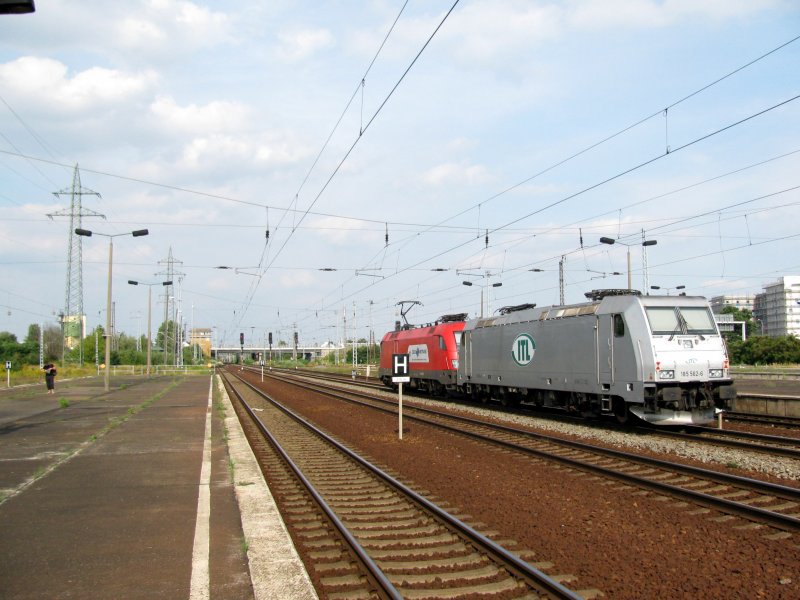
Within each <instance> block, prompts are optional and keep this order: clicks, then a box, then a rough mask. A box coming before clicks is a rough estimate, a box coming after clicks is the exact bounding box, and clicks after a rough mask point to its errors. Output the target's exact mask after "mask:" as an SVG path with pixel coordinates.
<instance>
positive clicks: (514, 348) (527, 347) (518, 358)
mask: <svg viewBox="0 0 800 600" xmlns="http://www.w3.org/2000/svg"><path fill="white" fill-rule="evenodd" d="M535 353H536V342H534V341H533V337H532V336H531V335H530V334H527V333H520V334H519V335H518V336H517V337H515V338H514V343H513V344H512V345H511V357H512V358H513V359H514V362H515V363H517V364H518V365H519V366H521V367H524V366H525V365H529V364H530V363H531V362H532V361H533V355H534V354H535Z"/></svg>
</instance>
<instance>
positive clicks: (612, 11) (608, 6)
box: [564, 0, 776, 29]
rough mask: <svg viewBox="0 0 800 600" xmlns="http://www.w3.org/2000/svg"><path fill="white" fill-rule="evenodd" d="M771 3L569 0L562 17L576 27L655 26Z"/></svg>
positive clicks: (737, 14)
mask: <svg viewBox="0 0 800 600" xmlns="http://www.w3.org/2000/svg"><path fill="white" fill-rule="evenodd" d="M775 5H776V2H774V1H773V0H752V1H751V0H704V1H703V2H697V1H695V0H666V1H656V0H588V1H587V0H581V1H578V0H572V1H571V2H569V3H568V5H567V8H566V10H565V12H564V21H565V24H567V25H569V26H571V27H575V28H578V29H606V28H613V27H620V26H623V27H638V28H655V27H665V26H668V25H673V24H675V23H678V22H680V21H683V20H692V19H703V20H711V21H720V20H723V19H736V18H743V17H747V16H749V15H751V14H754V13H757V12H761V11H763V10H765V9H766V8H768V7H770V6H775Z"/></svg>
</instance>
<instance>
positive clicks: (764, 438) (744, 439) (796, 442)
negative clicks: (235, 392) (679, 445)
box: [275, 369, 800, 460]
mask: <svg viewBox="0 0 800 600" xmlns="http://www.w3.org/2000/svg"><path fill="white" fill-rule="evenodd" d="M275 373H276V374H285V375H287V376H300V377H303V378H308V379H313V380H319V381H331V382H337V383H342V384H349V385H358V386H359V387H366V388H368V389H371V390H372V389H374V390H376V391H382V392H387V391H388V389H387V388H386V386H384V385H383V384H381V383H375V382H365V381H364V379H363V378H359V379H357V380H353V379H351V378H348V377H345V376H337V375H331V374H327V373H308V372H307V371H300V372H298V371H291V370H288V369H287V370H276V371H275ZM407 395H409V396H413V395H414V394H413V392H412V393H409V394H407ZM423 397H424V398H428V397H427V396H423ZM502 410H504V411H506V412H509V413H511V414H524V415H529V414H536V415H541V414H542V411H541V410H537V409H535V408H530V409H528V408H526V407H525V406H523V407H522V408H505V407H503V408H502ZM544 414H545V416H546V418H550V419H558V420H559V421H564V422H571V423H580V424H584V425H585V424H587V423H592V424H594V425H596V426H597V427H605V428H608V429H610V430H613V431H628V432H636V433H639V434H641V435H654V436H661V437H666V438H671V439H675V440H685V441H692V442H696V443H700V444H710V445H715V446H725V447H728V448H735V449H739V450H747V451H750V452H761V453H767V454H770V455H773V456H785V457H788V458H796V459H799V460H800V438H797V437H783V436H777V435H767V434H761V433H753V432H747V431H737V430H733V429H722V430H720V429H716V428H712V427H699V426H695V427H687V428H686V430H687V431H689V432H691V433H684V432H681V431H677V430H674V429H668V428H663V427H653V426H644V427H637V426H635V425H630V424H629V425H624V426H621V425H619V424H617V423H616V422H597V421H587V420H586V419H585V418H582V417H574V416H570V415H567V414H565V413H563V412H561V411H558V412H554V411H547V412H545V413H544ZM736 416H737V413H725V418H726V420H738V419H736V418H735V417H736ZM750 416H752V417H754V422H758V423H760V424H765V423H767V424H771V425H774V426H778V425H777V423H780V422H781V421H779V420H777V421H776V420H764V419H761V420H759V419H757V418H755V417H758V415H750ZM789 422H791V419H790V420H789ZM797 425H798V426H800V419H797Z"/></svg>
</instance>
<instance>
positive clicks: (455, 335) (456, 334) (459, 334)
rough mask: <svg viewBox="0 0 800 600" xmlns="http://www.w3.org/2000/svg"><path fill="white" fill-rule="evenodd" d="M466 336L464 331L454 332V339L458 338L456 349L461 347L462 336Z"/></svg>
mask: <svg viewBox="0 0 800 600" xmlns="http://www.w3.org/2000/svg"><path fill="white" fill-rule="evenodd" d="M463 335H464V332H463V331H454V332H453V337H454V338H456V347H458V346H460V345H461V336H463Z"/></svg>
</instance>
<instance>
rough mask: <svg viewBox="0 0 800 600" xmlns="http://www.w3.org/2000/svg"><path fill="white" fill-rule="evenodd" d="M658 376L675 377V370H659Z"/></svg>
mask: <svg viewBox="0 0 800 600" xmlns="http://www.w3.org/2000/svg"><path fill="white" fill-rule="evenodd" d="M658 378H659V379H675V371H673V370H672V369H667V370H664V371H659V372H658Z"/></svg>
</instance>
